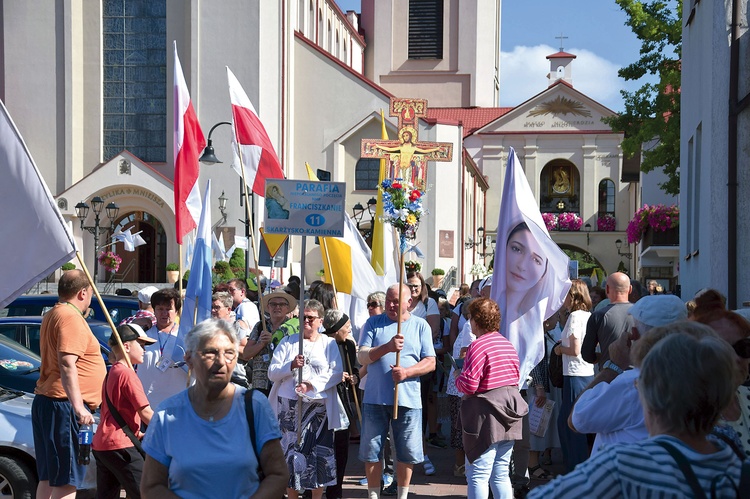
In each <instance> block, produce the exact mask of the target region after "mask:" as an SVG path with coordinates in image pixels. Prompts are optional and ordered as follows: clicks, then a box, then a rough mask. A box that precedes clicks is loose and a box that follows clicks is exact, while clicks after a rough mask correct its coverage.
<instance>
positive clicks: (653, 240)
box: [642, 227, 680, 249]
mask: <svg viewBox="0 0 750 499" xmlns="http://www.w3.org/2000/svg"><path fill="white" fill-rule="evenodd" d="M642 241H643V249H646V248H648V247H649V246H679V245H680V229H679V228H678V227H675V228H673V229H667V230H664V231H661V230H660V231H656V230H654V229H652V228H651V227H649V228H647V229H646V231H645V232H644V233H643V240H642Z"/></svg>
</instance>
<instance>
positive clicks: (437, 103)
mask: <svg viewBox="0 0 750 499" xmlns="http://www.w3.org/2000/svg"><path fill="white" fill-rule="evenodd" d="M500 6H501V0H473V1H470V2H469V1H465V0H464V1H462V2H459V0H377V1H375V0H362V16H361V26H362V28H363V30H364V36H365V43H366V44H367V47H366V49H365V76H367V77H368V78H369V79H371V80H372V81H374V82H375V83H377V84H378V85H380V86H382V87H383V88H385V89H386V90H388V91H389V92H391V93H393V94H395V95H398V96H413V95H411V94H413V92H414V88H415V87H414V86H415V85H417V86H418V88H419V89H420V95H419V96H418V97H420V98H426V99H428V101H429V103H430V107H471V106H482V107H494V106H497V105H498V96H499V70H500ZM413 97H417V96H413Z"/></svg>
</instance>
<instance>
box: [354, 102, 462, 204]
mask: <svg viewBox="0 0 750 499" xmlns="http://www.w3.org/2000/svg"><path fill="white" fill-rule="evenodd" d="M390 115H391V116H398V140H375V139H362V149H361V154H360V156H361V157H363V158H388V159H389V163H390V172H389V175H388V178H401V179H404V180H409V181H411V183H412V184H413V185H414V186H415V187H416V188H417V189H419V190H421V191H424V190H425V188H426V187H427V162H428V161H441V162H444V161H451V160H452V159H453V144H451V143H450V142H419V140H418V132H417V130H418V129H419V124H418V123H417V120H418V119H419V118H421V117H424V116H427V100H425V99H396V98H393V97H391V112H390Z"/></svg>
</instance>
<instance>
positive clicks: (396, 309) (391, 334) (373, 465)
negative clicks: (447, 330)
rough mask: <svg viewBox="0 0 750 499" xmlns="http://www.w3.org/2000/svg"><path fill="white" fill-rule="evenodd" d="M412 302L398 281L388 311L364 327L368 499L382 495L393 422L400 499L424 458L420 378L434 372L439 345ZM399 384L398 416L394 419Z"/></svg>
mask: <svg viewBox="0 0 750 499" xmlns="http://www.w3.org/2000/svg"><path fill="white" fill-rule="evenodd" d="M410 305H411V293H410V292H409V288H408V287H407V286H399V285H398V284H394V285H393V286H391V287H390V288H388V291H387V293H386V296H385V313H384V314H382V315H376V316H373V317H370V318H369V319H368V320H367V322H366V323H365V325H364V326H363V328H362V333H361V343H360V350H359V354H358V358H359V361H360V363H361V364H362V365H367V366H368V367H367V369H368V381H367V390H365V396H364V400H363V403H364V410H363V411H362V413H363V417H364V420H363V421H362V436H361V443H360V447H359V458H360V460H362V461H363V462H364V463H365V474H366V476H367V491H368V498H369V499H379V497H380V476H381V471H382V470H381V464H380V460H381V459H382V457H383V445H384V444H385V442H386V435H387V434H388V425H389V423H390V424H391V426H392V428H393V437H394V440H395V442H396V458H397V460H398V465H397V468H396V475H397V476H398V498H399V499H406V497H407V495H408V493H409V483H410V482H411V475H412V470H413V468H414V465H415V464H418V463H421V462H422V461H423V460H424V456H423V453H422V400H421V396H420V384H419V377H420V376H422V375H424V374H427V373H429V372H432V371H433V370H435V349H434V348H433V346H432V332H431V329H430V326H429V325H428V324H427V321H425V320H424V319H421V318H419V317H416V316H413V315H411V314H410V313H409V306H410ZM399 323H400V324H399ZM399 328H400V334H398V333H399ZM396 352H400V364H399V365H398V366H397V365H396ZM396 383H398V385H399V389H398V419H393V401H394V397H393V392H394V387H395V384H396Z"/></svg>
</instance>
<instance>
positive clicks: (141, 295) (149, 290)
mask: <svg viewBox="0 0 750 499" xmlns="http://www.w3.org/2000/svg"><path fill="white" fill-rule="evenodd" d="M157 291H159V288H157V287H156V286H146V287H145V288H143V289H142V290H140V291H138V301H139V302H141V303H151V295H152V294H154V293H156V292H157Z"/></svg>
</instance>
